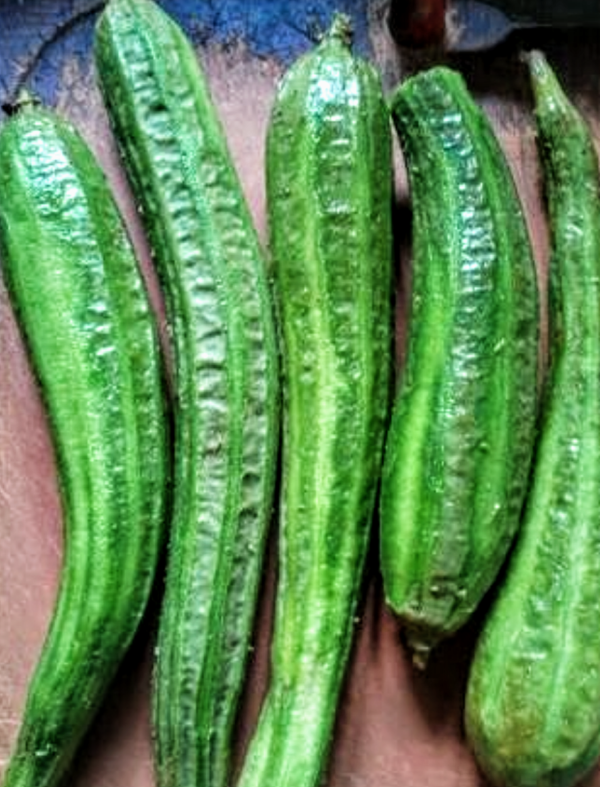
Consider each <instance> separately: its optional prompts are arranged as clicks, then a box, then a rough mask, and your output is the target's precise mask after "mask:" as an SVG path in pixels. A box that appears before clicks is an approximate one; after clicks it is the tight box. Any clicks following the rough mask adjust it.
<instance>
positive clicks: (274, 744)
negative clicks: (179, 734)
mask: <svg viewBox="0 0 600 787" xmlns="http://www.w3.org/2000/svg"><path fill="white" fill-rule="evenodd" d="M348 39H349V28H348V21H347V20H346V18H345V17H341V16H340V17H337V18H336V21H335V22H334V23H333V26H332V29H331V32H330V33H329V34H328V35H327V36H326V37H325V39H324V40H323V41H322V42H321V43H320V44H319V45H318V46H317V47H316V48H315V49H314V50H313V51H311V52H309V53H307V54H306V55H305V56H303V57H302V58H301V59H300V60H299V61H297V62H296V63H295V64H294V65H293V66H292V67H291V69H290V70H289V72H288V73H287V75H286V76H285V78H284V80H283V82H282V84H281V85H280V88H279V91H278V94H277V96H276V99H275V103H274V107H273V110H272V115H271V119H270V125H269V129H268V136H267V207H268V220H269V228H270V245H271V251H272V255H273V265H274V276H275V283H276V292H277V299H278V305H279V310H280V313H281V332H282V344H283V352H282V359H283V377H284V403H285V404H284V419H283V421H284V427H283V448H282V465H283V467H282V491H281V501H280V547H279V579H278V585H277V590H276V605H275V625H274V632H273V640H272V644H271V675H270V685H269V687H268V691H267V694H266V698H265V700H264V704H263V707H262V710H261V713H260V717H259V720H258V726H257V729H256V731H255V733H254V736H253V738H252V740H251V742H250V746H249V750H248V753H247V756H246V759H245V761H244V765H243V768H242V772H241V776H240V780H239V782H238V784H239V786H240V787H255V785H256V786H258V785H261V787H275V786H277V787H292V785H293V787H309V785H310V786H311V787H312V786H313V785H316V784H318V783H319V780H320V778H321V776H322V774H323V771H324V768H325V766H326V763H327V754H328V749H329V744H330V739H331V736H332V732H333V725H334V719H335V716H336V707H337V702H338V697H339V692H340V686H341V683H342V680H343V676H344V672H345V667H346V664H347V660H348V655H349V650H350V646H351V641H352V635H353V627H354V616H355V613H356V609H357V599H358V596H359V588H360V583H361V573H362V567H363V563H364V557H365V550H366V547H367V541H368V538H369V531H370V524H371V518H372V513H373V508H374V500H375V493H376V489H377V486H378V477H379V471H380V460H381V454H382V445H383V436H384V428H385V425H386V422H387V416H388V406H389V401H390V394H391V391H390V368H391V364H392V358H393V354H392V326H391V304H392V289H391V288H392V273H391V270H392V268H391V227H390V224H391V218H390V211H391V182H392V175H391V156H390V127H389V116H388V113H387V109H386V106H385V103H384V101H383V97H382V93H381V87H380V85H379V81H378V78H377V76H376V75H375V73H374V71H373V70H372V69H371V67H370V66H369V65H367V64H366V63H364V62H362V61H361V60H358V59H355V58H354V57H353V56H352V54H351V52H350V50H349V40H348Z"/></svg>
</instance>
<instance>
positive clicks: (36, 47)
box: [0, 0, 369, 104]
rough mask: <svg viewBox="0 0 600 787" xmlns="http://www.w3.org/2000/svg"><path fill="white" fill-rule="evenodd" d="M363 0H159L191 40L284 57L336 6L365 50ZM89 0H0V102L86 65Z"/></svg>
mask: <svg viewBox="0 0 600 787" xmlns="http://www.w3.org/2000/svg"><path fill="white" fill-rule="evenodd" d="M367 2H368V0H334V2H332V0H316V2H304V1H303V0H254V2H248V0H160V5H161V6H162V7H163V8H164V9H165V10H166V11H167V13H169V14H171V15H172V16H173V17H174V18H175V19H176V20H177V21H178V22H179V23H180V24H181V25H182V27H183V28H184V30H186V32H187V33H188V34H189V36H190V38H191V39H192V41H193V42H194V43H195V44H196V45H200V46H202V45H205V44H206V43H207V42H209V41H217V42H219V43H221V44H223V45H225V46H226V45H228V44H232V43H233V42H236V41H239V40H243V41H244V42H245V44H246V45H247V47H248V49H249V50H250V52H252V53H253V54H255V55H257V56H259V57H272V58H275V59H276V60H277V61H279V62H281V63H284V64H289V63H290V62H291V61H292V60H294V59H295V58H296V57H297V56H298V55H299V54H300V53H301V52H303V51H305V50H306V49H307V48H309V47H310V46H311V45H312V44H313V42H314V41H315V40H316V39H317V38H318V36H319V34H320V32H322V31H323V30H325V29H327V27H328V25H329V22H330V20H331V17H332V15H333V13H334V12H335V11H342V12H344V13H347V14H348V15H349V16H350V17H351V19H352V21H353V25H354V29H355V49H356V51H357V52H358V53H361V54H363V55H365V56H367V55H368V53H369V36H368V23H367ZM101 5H102V3H98V2H96V0H37V1H36V2H31V0H21V2H15V1H14V0H0V102H2V103H5V102H7V101H10V100H11V99H12V98H14V92H15V89H16V87H17V85H18V83H19V82H21V81H23V79H25V81H26V83H27V85H28V86H29V87H30V88H32V89H33V90H34V91H35V92H36V93H38V95H39V96H40V97H41V98H42V100H43V101H45V102H47V103H49V104H54V103H55V102H56V99H57V96H58V92H59V90H60V80H61V75H62V74H63V71H64V66H65V64H66V63H69V62H71V63H72V62H73V61H74V60H77V61H79V65H80V66H81V68H82V70H83V71H85V70H87V69H88V68H89V67H90V62H91V46H92V39H93V31H94V24H95V21H96V19H97V16H98V13H99V9H100V7H101Z"/></svg>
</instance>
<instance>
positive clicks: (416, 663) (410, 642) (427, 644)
mask: <svg viewBox="0 0 600 787" xmlns="http://www.w3.org/2000/svg"><path fill="white" fill-rule="evenodd" d="M404 639H405V642H406V645H407V647H408V649H409V651H410V654H411V659H412V664H413V667H415V668H416V669H418V670H420V671H423V670H425V669H427V665H428V664H429V657H430V656H431V651H432V650H433V648H434V647H435V645H436V643H437V639H435V638H432V637H431V636H430V635H428V634H427V632H425V631H424V630H423V629H422V628H419V627H414V628H412V627H409V628H407V629H406V630H405V633H404Z"/></svg>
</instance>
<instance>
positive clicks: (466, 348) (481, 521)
mask: <svg viewBox="0 0 600 787" xmlns="http://www.w3.org/2000/svg"><path fill="white" fill-rule="evenodd" d="M391 112H392V117H393V120H394V124H395V126H396V129H397V132H398V135H399V139H400V143H401V147H402V150H403V153H404V157H405V162H406V167H407V172H408V178H409V185H410V192H411V199H412V207H413V258H414V259H413V272H412V294H411V307H410V309H411V310H410V319H409V328H408V330H409V336H408V347H407V357H406V365H405V368H404V369H403V370H402V371H401V375H400V381H399V390H398V394H397V398H396V402H395V404H394V408H393V415H392V422H391V426H390V430H389V434H388V437H387V444H386V455H385V460H384V469H383V478H382V490H381V504H380V516H381V565H382V573H383V580H384V589H385V597H386V600H387V603H388V604H389V605H390V606H391V608H392V609H393V610H394V612H395V613H396V614H397V615H398V617H399V619H400V621H401V622H402V623H403V625H404V633H405V635H406V639H407V641H408V644H409V646H410V648H411V650H412V652H413V660H414V663H415V664H416V665H417V666H420V667H424V666H425V664H426V662H427V658H428V655H429V652H430V650H431V648H432V647H434V646H435V645H436V644H437V643H438V642H439V641H440V640H442V639H444V638H445V637H448V636H449V635H451V634H452V633H454V632H455V631H456V630H457V629H458V628H459V627H460V626H462V625H463V624H464V623H465V622H466V621H467V619H468V618H469V616H470V615H471V614H472V612H473V611H474V609H475V608H476V607H477V605H478V603H479V602H480V600H481V598H482V597H483V595H484V594H485V592H486V591H487V590H488V588H489V587H490V585H491V584H492V582H493V580H494V578H495V577H496V575H497V573H498V570H499V568H500V566H501V564H502V562H503V560H504V558H505V556H506V553H507V550H508V548H509V546H510V544H511V542H512V540H513V537H514V534H515V532H516V529H517V526H518V522H519V516H520V512H521V507H522V502H523V498H524V494H525V489H526V482H527V477H528V471H529V467H530V459H531V454H532V447H533V442H534V432H535V429H534V424H535V414H536V407H537V369H538V332H539V316H538V311H539V308H538V291H537V280H536V270H535V265H534V260H533V256H532V252H531V248H530V242H529V237H528V234H527V230H526V225H525V222H524V218H523V214H522V209H521V205H520V203H519V200H518V196H517V193H516V190H515V187H514V184H513V181H512V178H511V175H510V172H509V169H508V166H507V164H506V160H505V158H504V156H503V153H502V151H501V149H500V147H499V145H498V143H497V140H496V138H495V136H494V135H493V132H492V129H491V126H490V124H489V122H488V121H487V118H486V117H485V115H484V114H483V112H482V111H481V110H480V109H479V107H478V106H477V105H476V104H475V102H474V101H473V99H472V97H471V96H470V94H469V92H468V90H467V87H466V85H465V83H464V81H463V79H462V77H461V76H460V75H459V74H458V73H456V72H454V71H452V70H450V69H448V68H446V67H442V66H439V67H434V68H431V69H429V70H427V71H423V72H421V73H419V74H417V75H416V76H414V77H411V78H409V79H407V80H406V81H405V82H404V83H403V84H402V85H401V86H400V87H399V88H398V89H397V90H396V92H395V93H394V95H393V96H392V99H391Z"/></svg>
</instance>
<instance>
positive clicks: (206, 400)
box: [95, 0, 279, 787]
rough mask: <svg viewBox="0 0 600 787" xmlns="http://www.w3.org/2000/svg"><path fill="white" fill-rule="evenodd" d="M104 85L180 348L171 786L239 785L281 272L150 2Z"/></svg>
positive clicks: (122, 7)
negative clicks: (237, 742) (235, 773)
mask: <svg viewBox="0 0 600 787" xmlns="http://www.w3.org/2000/svg"><path fill="white" fill-rule="evenodd" d="M95 55H96V62H97V69H98V74H99V77H100V83H101V87H102V90H103V93H104V97H105V101H106V104H107V107H108V111H109V115H110V118H111V122H112V125H113V128H114V131H115V134H116V137H117V139H118V142H119V144H120V148H121V150H122V154H123V158H124V163H125V166H126V169H127V172H128V174H129V176H130V178H131V181H132V185H133V188H134V192H135V195H136V199H137V201H138V203H139V205H140V206H141V208H142V210H143V217H144V219H145V222H146V227H147V229H148V233H149V237H150V241H151V243H152V246H153V249H154V253H155V260H156V265H157V269H158V273H159V276H160V278H161V280H162V284H163V288H164V292H165V297H166V304H167V312H168V318H169V322H170V327H171V333H172V338H173V343H174V350H175V415H174V420H175V462H176V466H175V485H174V517H173V534H172V541H171V545H170V557H169V565H168V569H167V579H166V595H165V599H164V607H163V612H162V617H161V623H160V630H159V641H158V654H157V665H156V671H155V681H154V683H155V688H154V725H155V734H156V755H157V776H158V781H159V784H160V785H161V787H166V786H167V785H177V787H185V785H194V787H196V786H197V785H225V784H227V783H228V780H229V778H230V775H229V768H230V749H231V735H232V726H233V723H234V719H235V715H236V709H237V704H238V697H239V694H240V689H241V685H242V682H243V678H244V670H245V665H246V663H247V653H248V650H249V648H250V641H251V633H252V624H253V619H254V613H255V608H256V601H257V591H258V585H259V581H260V577H261V567H262V558H263V552H264V545H265V535H266V531H267V526H268V524H269V520H270V516H271V512H272V505H273V493H274V482H275V474H276V456H277V447H278V431H279V430H278V426H279V406H278V388H279V375H278V358H277V347H276V336H275V327H274V318H273V309H272V299H271V293H270V289H269V286H268V282H267V271H266V268H265V263H264V260H263V257H262V253H261V250H260V247H259V241H258V238H257V234H256V232H255V229H254V227H253V224H252V220H251V217H250V214H249V211H248V208H247V206H246V203H245V201H244V198H243V194H242V190H241V187H240V184H239V181H238V178H237V175H236V173H235V171H234V168H233V165H232V162H231V160H230V156H229V152H228V149H227V145H226V141H225V137H224V134H223V130H222V128H221V126H220V123H219V121H218V118H217V115H216V112H215V108H214V106H213V104H212V101H211V98H210V95H209V91H208V87H207V85H206V82H205V79H204V76H203V74H202V72H201V70H200V67H199V64H198V61H197V58H196V54H195V52H194V50H193V48H192V46H191V44H190V43H189V41H188V40H187V39H186V38H185V37H184V34H183V33H182V31H181V30H180V29H179V27H178V26H177V25H176V24H175V23H174V22H173V20H171V19H170V18H169V17H168V16H167V15H166V14H165V13H164V12H163V11H161V10H160V8H159V7H158V6H157V5H156V4H154V3H152V2H150V1H149V0H110V2H109V3H108V5H107V7H106V9H105V10H104V12H103V14H102V16H101V19H100V21H99V24H98V27H97V35H96V41H95Z"/></svg>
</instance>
